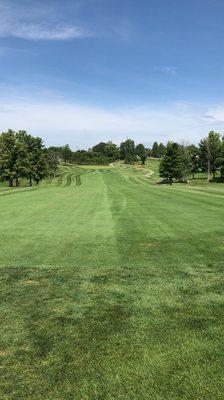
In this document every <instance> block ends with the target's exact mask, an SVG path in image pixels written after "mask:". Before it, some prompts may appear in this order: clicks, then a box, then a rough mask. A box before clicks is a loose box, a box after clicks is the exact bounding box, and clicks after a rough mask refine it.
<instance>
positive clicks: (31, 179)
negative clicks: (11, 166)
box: [30, 178, 32, 186]
mask: <svg viewBox="0 0 224 400" xmlns="http://www.w3.org/2000/svg"><path fill="white" fill-rule="evenodd" d="M30 186H32V178H30Z"/></svg>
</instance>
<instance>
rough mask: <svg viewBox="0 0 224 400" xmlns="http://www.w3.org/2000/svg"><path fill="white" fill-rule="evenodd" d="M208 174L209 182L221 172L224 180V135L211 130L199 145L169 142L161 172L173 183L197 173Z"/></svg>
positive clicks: (167, 180)
mask: <svg viewBox="0 0 224 400" xmlns="http://www.w3.org/2000/svg"><path fill="white" fill-rule="evenodd" d="M198 172H204V173H206V174H207V180H208V182H211V181H214V179H215V178H216V175H217V174H219V175H220V178H221V180H224V136H223V137H222V136H221V135H220V133H217V132H214V131H211V132H209V134H208V136H207V137H205V138H204V139H202V140H201V141H200V143H199V145H198V146H195V145H181V144H178V143H175V142H168V143H167V146H166V148H165V152H164V155H163V158H162V159H161V161H160V166H159V174H160V176H161V177H162V178H164V181H165V182H167V183H169V184H170V185H172V183H173V181H174V180H176V181H180V182H186V183H187V182H188V181H189V176H190V175H192V177H193V179H194V176H195V174H196V173H198Z"/></svg>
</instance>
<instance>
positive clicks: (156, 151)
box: [150, 142, 166, 158]
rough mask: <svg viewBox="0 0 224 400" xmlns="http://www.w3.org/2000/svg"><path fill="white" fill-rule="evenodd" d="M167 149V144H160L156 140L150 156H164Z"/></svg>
mask: <svg viewBox="0 0 224 400" xmlns="http://www.w3.org/2000/svg"><path fill="white" fill-rule="evenodd" d="M165 150H166V146H164V144H163V143H160V144H158V143H157V142H154V143H153V146H152V149H151V151H150V156H151V157H154V158H161V157H163V156H164V154H165Z"/></svg>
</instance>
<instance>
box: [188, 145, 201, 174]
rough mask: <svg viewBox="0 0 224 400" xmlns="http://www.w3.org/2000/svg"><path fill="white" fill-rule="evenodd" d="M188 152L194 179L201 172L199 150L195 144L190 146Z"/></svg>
mask: <svg viewBox="0 0 224 400" xmlns="http://www.w3.org/2000/svg"><path fill="white" fill-rule="evenodd" d="M188 151H189V154H190V157H191V173H192V177H193V179H194V176H195V174H197V173H198V172H199V171H200V163H199V148H198V147H197V146H195V145H194V144H191V145H189V146H188Z"/></svg>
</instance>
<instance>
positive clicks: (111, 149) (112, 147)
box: [104, 141, 119, 161]
mask: <svg viewBox="0 0 224 400" xmlns="http://www.w3.org/2000/svg"><path fill="white" fill-rule="evenodd" d="M104 154H105V156H106V157H108V159H109V160H110V161H115V160H117V159H118V158H119V150H118V148H117V145H116V144H115V143H113V142H111V141H109V142H107V143H106V144H105V146H104Z"/></svg>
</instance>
